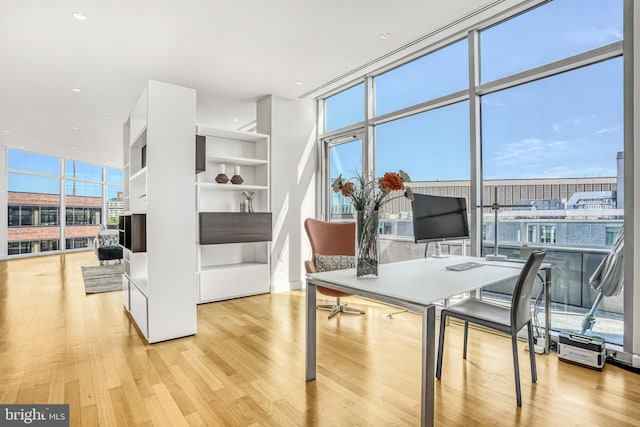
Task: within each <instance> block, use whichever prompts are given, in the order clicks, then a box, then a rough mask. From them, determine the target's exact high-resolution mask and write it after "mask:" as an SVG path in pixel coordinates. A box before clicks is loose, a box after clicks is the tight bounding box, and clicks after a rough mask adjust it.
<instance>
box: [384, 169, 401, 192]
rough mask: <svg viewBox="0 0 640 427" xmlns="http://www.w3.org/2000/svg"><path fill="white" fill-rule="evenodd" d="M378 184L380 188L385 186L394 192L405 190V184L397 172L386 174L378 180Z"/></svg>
mask: <svg viewBox="0 0 640 427" xmlns="http://www.w3.org/2000/svg"><path fill="white" fill-rule="evenodd" d="M378 184H379V185H380V186H383V185H384V186H385V187H387V188H388V189H389V190H392V191H395V190H402V189H403V188H404V182H403V181H402V178H401V177H400V174H399V173H395V172H387V173H385V174H384V176H383V177H382V178H380V179H379V180H378Z"/></svg>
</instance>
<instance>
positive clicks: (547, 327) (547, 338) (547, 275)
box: [544, 267, 551, 354]
mask: <svg viewBox="0 0 640 427" xmlns="http://www.w3.org/2000/svg"><path fill="white" fill-rule="evenodd" d="M550 331H551V267H546V268H545V269H544V353H545V354H549V352H550V351H551V350H550V348H551V347H550V343H551V335H550V334H549V332H550Z"/></svg>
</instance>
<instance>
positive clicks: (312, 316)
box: [305, 280, 316, 381]
mask: <svg viewBox="0 0 640 427" xmlns="http://www.w3.org/2000/svg"><path fill="white" fill-rule="evenodd" d="M306 299H307V309H306V312H307V313H306V314H307V322H306V324H307V339H306V343H305V345H306V348H305V350H306V360H305V369H306V377H307V378H306V381H313V380H315V379H316V285H315V284H314V283H311V282H310V281H308V280H307V298H306Z"/></svg>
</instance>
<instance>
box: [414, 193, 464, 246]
mask: <svg viewBox="0 0 640 427" xmlns="http://www.w3.org/2000/svg"><path fill="white" fill-rule="evenodd" d="M412 206H413V235H414V238H415V242H416V243H429V242H436V243H437V249H436V254H435V255H434V256H436V257H444V256H446V255H443V254H442V251H441V248H440V244H439V242H443V241H445V240H459V239H468V238H469V223H468V220H467V202H466V200H465V199H464V198H463V197H444V196H431V195H427V194H414V199H413V203H412ZM425 253H426V251H425Z"/></svg>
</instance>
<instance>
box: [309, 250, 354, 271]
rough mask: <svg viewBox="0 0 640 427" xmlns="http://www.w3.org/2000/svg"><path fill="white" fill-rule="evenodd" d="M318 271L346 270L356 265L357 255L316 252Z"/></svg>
mask: <svg viewBox="0 0 640 427" xmlns="http://www.w3.org/2000/svg"><path fill="white" fill-rule="evenodd" d="M314 264H315V266H316V271H317V272H318V273H320V272H322V271H332V270H344V269H346V268H354V267H355V266H356V257H355V256H352V255H321V254H316V255H315V259H314Z"/></svg>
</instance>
